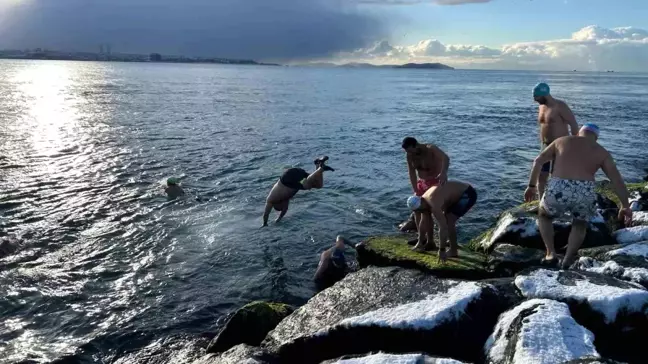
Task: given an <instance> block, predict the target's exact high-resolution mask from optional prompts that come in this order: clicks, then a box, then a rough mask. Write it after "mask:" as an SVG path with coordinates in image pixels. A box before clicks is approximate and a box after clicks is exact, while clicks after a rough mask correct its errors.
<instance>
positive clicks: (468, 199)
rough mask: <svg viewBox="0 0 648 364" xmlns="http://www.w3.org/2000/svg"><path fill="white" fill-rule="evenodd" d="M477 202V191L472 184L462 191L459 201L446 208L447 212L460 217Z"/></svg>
mask: <svg viewBox="0 0 648 364" xmlns="http://www.w3.org/2000/svg"><path fill="white" fill-rule="evenodd" d="M475 202H477V191H475V189H474V188H473V187H472V186H468V188H466V190H465V191H464V193H463V195H461V198H459V201H457V202H455V204H454V205H452V206H450V207H449V208H448V211H447V212H449V213H451V214H453V215H455V216H456V217H462V216H463V215H465V214H466V213H467V212H468V211H470V209H471V208H472V207H473V206H474V205H475Z"/></svg>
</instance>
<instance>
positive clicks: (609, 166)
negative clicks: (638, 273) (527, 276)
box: [524, 123, 632, 269]
mask: <svg viewBox="0 0 648 364" xmlns="http://www.w3.org/2000/svg"><path fill="white" fill-rule="evenodd" d="M598 136H599V128H598V127H597V126H596V125H594V124H591V123H587V124H585V125H583V127H582V128H581V129H580V131H579V133H578V135H577V136H565V137H561V138H558V139H556V140H555V141H554V142H553V143H551V144H550V145H549V146H548V147H547V148H546V149H545V150H544V151H543V152H542V153H540V155H539V156H538V157H537V158H536V159H535V160H534V161H533V168H532V170H531V177H530V178H529V186H528V188H527V189H526V191H525V193H524V199H525V200H526V201H527V202H530V201H532V200H533V199H534V197H535V196H536V193H537V188H536V186H535V184H534V183H535V182H536V181H537V180H538V175H539V174H540V170H541V168H542V165H543V164H545V163H546V162H548V161H551V160H554V171H553V174H552V177H551V179H550V180H549V182H548V183H547V189H546V191H545V194H544V196H543V197H542V200H541V201H540V212H539V214H538V228H539V230H540V235H541V236H542V240H543V241H544V244H545V246H546V248H547V254H546V256H545V258H544V259H543V262H548V263H553V262H555V261H557V258H556V251H555V248H554V229H553V223H552V220H553V219H554V218H555V217H558V216H560V215H563V214H565V213H569V214H571V216H572V219H573V222H572V229H571V233H570V234H569V240H568V245H567V252H566V253H565V258H564V259H563V261H562V262H561V267H562V268H563V269H568V268H569V267H570V266H571V264H572V263H573V262H574V260H575V258H576V253H577V251H578V248H579V247H580V246H581V245H582V244H583V240H585V234H586V233H587V225H588V223H589V221H590V220H591V219H592V217H594V216H595V215H596V193H595V192H594V187H595V185H594V176H595V174H596V172H597V171H598V170H599V168H600V169H602V170H603V172H604V173H605V174H606V175H607V177H608V178H609V179H610V182H611V183H612V187H613V189H614V192H615V193H616V194H617V196H619V199H620V200H621V205H622V208H621V209H620V210H619V220H622V219H625V221H626V223H630V222H631V221H632V210H631V209H630V204H629V202H628V190H627V188H626V186H625V183H624V182H623V177H621V174H620V173H619V170H618V169H617V167H616V164H615V163H614V159H612V156H611V155H610V153H609V152H608V151H607V150H606V149H605V148H603V147H602V146H601V145H599V144H598V143H597V140H598Z"/></svg>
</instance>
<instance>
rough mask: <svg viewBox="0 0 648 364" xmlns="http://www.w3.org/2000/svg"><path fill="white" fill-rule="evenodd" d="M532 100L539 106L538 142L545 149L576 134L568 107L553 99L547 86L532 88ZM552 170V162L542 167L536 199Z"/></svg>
mask: <svg viewBox="0 0 648 364" xmlns="http://www.w3.org/2000/svg"><path fill="white" fill-rule="evenodd" d="M533 99H534V100H535V101H536V102H537V103H538V104H540V106H539V107H538V124H539V125H540V142H541V143H542V148H543V149H544V148H546V147H547V146H548V145H549V144H551V143H552V142H553V141H554V140H556V139H558V138H560V137H563V136H567V135H569V130H568V128H571V135H577V134H578V123H576V118H575V117H574V114H573V113H572V111H571V109H570V108H569V106H567V104H566V103H565V102H564V101H561V100H558V99H554V98H553V97H552V96H551V94H550V92H549V85H547V84H546V83H539V84H537V85H536V86H535V87H534V88H533ZM552 170H553V161H548V162H547V163H545V164H544V165H543V166H542V171H541V173H540V176H539V177H538V192H539V194H538V198H542V195H543V194H544V191H545V186H546V185H547V179H549V174H550V173H551V172H552Z"/></svg>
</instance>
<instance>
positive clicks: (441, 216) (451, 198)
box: [407, 181, 477, 262]
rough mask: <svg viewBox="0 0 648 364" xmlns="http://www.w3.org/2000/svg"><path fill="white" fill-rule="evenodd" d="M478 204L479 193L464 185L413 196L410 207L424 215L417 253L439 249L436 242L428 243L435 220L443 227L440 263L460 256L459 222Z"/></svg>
mask: <svg viewBox="0 0 648 364" xmlns="http://www.w3.org/2000/svg"><path fill="white" fill-rule="evenodd" d="M475 202H477V191H475V189H474V188H473V187H472V186H471V185H469V184H467V183H464V182H459V181H448V182H446V183H445V184H443V185H442V186H434V187H431V188H430V189H428V190H427V191H426V192H425V193H424V194H423V196H421V197H419V196H411V197H409V198H408V199H407V206H408V207H409V208H410V209H411V210H413V211H415V212H417V213H420V214H421V219H420V222H419V226H418V242H417V244H416V245H415V246H414V248H413V250H415V251H426V250H432V249H435V246H434V243H433V242H430V241H428V240H426V237H432V236H433V234H434V231H433V230H432V228H431V227H432V226H433V225H432V218H433V217H434V219H435V220H436V222H437V224H438V225H439V261H441V262H445V261H446V259H447V258H448V257H451V258H452V257H459V251H458V246H457V220H459V218H461V217H462V216H463V215H465V214H466V213H467V212H468V211H469V210H470V209H471V208H472V207H473V206H474V205H475ZM448 240H450V250H449V251H448V252H446V242H447V241H448Z"/></svg>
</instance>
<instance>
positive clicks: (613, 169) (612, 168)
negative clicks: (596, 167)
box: [601, 154, 630, 208]
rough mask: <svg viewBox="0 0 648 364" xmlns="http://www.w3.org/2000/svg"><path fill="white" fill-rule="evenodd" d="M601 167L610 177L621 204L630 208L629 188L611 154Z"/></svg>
mask: <svg viewBox="0 0 648 364" xmlns="http://www.w3.org/2000/svg"><path fill="white" fill-rule="evenodd" d="M601 169H602V170H603V172H604V173H605V175H606V176H607V177H608V178H609V179H610V182H611V183H612V189H613V190H614V193H616V195H617V196H619V200H621V206H622V207H623V208H629V207H630V201H629V198H630V194H629V193H628V189H627V188H626V185H625V183H624V182H623V177H621V173H620V172H619V169H618V168H617V166H616V163H614V159H613V158H612V156H611V155H609V154H608V156H607V158H605V161H604V162H603V165H601Z"/></svg>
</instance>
